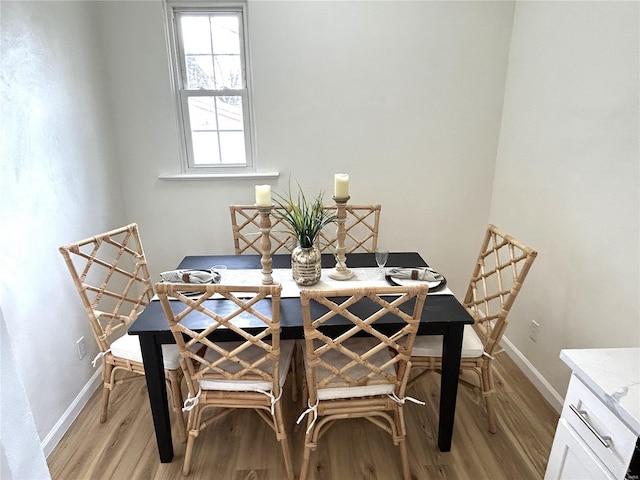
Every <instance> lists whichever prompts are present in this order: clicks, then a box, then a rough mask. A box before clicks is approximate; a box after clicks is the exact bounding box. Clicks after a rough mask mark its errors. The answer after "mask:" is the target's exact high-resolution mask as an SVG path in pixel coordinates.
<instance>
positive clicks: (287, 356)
mask: <svg viewBox="0 0 640 480" xmlns="http://www.w3.org/2000/svg"><path fill="white" fill-rule="evenodd" d="M242 343H243V342H225V343H220V345H221V346H222V347H223V348H225V349H227V350H230V351H231V350H233V349H234V348H236V347H238V346H240V345H242ZM295 344H296V342H295V341H294V340H280V365H279V370H280V372H279V373H280V379H279V381H280V386H281V387H282V385H284V381H285V380H286V378H287V373H288V372H289V365H290V364H291V357H292V355H293V349H294V347H295ZM263 355H264V349H262V348H260V347H256V346H253V345H252V346H250V347H249V348H247V349H245V350H244V351H242V352H241V353H240V354H239V355H238V356H239V357H240V358H242V359H243V360H245V361H247V362H249V363H252V362H254V361H255V360H257V359H258V358H260V357H261V356H263ZM204 358H205V360H207V361H209V362H213V361H215V360H217V359H219V358H220V354H219V353H218V352H216V351H215V350H212V349H210V348H209V349H207V351H206V352H205V354H204ZM220 367H221V368H224V369H225V370H227V371H228V372H231V373H234V372H238V371H240V370H241V368H242V367H241V366H240V365H238V364H237V363H235V362H231V361H228V360H227V361H225V362H223V363H222V364H220ZM261 370H262V371H264V372H266V373H269V374H271V373H272V372H273V366H272V363H271V362H265V363H264V364H263V365H261ZM200 388H202V389H203V390H223V391H227V392H254V391H256V390H263V391H266V392H269V391H271V390H273V384H272V383H271V382H267V381H265V380H224V379H220V380H200Z"/></svg>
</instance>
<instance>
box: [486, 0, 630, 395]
mask: <svg viewBox="0 0 640 480" xmlns="http://www.w3.org/2000/svg"><path fill="white" fill-rule="evenodd" d="M639 5H640V4H639V3H638V2H518V3H517V7H516V12H515V18H514V27H513V36H512V43H511V52H510V55H509V72H508V80H507V86H506V93H505V104H504V112H503V119H502V131H501V135H500V146H499V151H498V158H497V164H496V178H495V186H494V193H493V198H492V202H491V215H490V219H491V221H492V222H494V223H496V224H498V225H500V226H502V227H503V228H504V229H506V230H507V231H509V232H511V233H512V234H513V235H515V236H516V237H519V238H520V239H521V240H522V241H524V242H526V243H528V244H530V245H531V247H533V248H535V249H537V250H538V252H539V256H538V259H537V260H536V262H535V263H534V266H533V268H532V269H531V273H530V276H529V278H528V279H527V281H526V283H525V286H524V287H523V289H522V293H521V296H520V297H519V298H518V302H517V303H516V305H515V306H514V309H513V311H512V314H511V326H510V327H509V330H508V331H507V336H508V338H509V340H511V342H512V343H513V344H514V345H515V346H516V347H517V349H518V350H520V351H521V352H522V353H523V354H524V355H525V356H526V358H527V359H528V360H529V361H530V362H531V363H532V364H533V365H534V366H535V368H536V369H537V370H538V371H539V372H540V373H541V374H542V376H543V377H544V378H545V379H546V380H547V381H548V382H549V383H550V384H551V385H552V386H553V387H554V388H555V389H556V390H557V391H558V392H559V393H560V394H561V395H564V393H565V392H566V386H567V383H568V379H569V369H568V368H567V367H566V366H565V365H564V363H562V362H561V361H560V359H559V358H558V355H559V352H560V349H562V348H590V347H625V346H627V347H637V346H640V322H639V320H640V308H639V301H640V285H639V282H640V257H639V250H640V237H639V227H638V224H639V220H640V197H639V192H640V187H639V184H640V152H639V150H638V135H639V131H640V130H639V124H638V115H639V112H638V104H639V100H638V87H639V85H640V82H639V75H638V68H639V61H638V60H639V58H640V57H639V52H638V48H639V44H640V43H639V39H638V24H639V21H638V20H639V18H640V15H639ZM531 320H536V321H537V322H539V323H540V335H539V339H538V342H536V343H534V342H531V341H528V340H527V337H528V327H529V323H530V321H531Z"/></svg>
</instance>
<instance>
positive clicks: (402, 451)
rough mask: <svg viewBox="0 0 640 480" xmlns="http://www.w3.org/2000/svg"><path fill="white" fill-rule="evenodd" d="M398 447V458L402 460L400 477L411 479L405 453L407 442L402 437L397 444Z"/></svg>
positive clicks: (407, 457)
mask: <svg viewBox="0 0 640 480" xmlns="http://www.w3.org/2000/svg"><path fill="white" fill-rule="evenodd" d="M398 447H400V460H401V461H402V478H404V480H411V471H410V470H409V455H408V453H407V442H406V439H405V438H403V439H402V440H401V441H400V443H399V444H398Z"/></svg>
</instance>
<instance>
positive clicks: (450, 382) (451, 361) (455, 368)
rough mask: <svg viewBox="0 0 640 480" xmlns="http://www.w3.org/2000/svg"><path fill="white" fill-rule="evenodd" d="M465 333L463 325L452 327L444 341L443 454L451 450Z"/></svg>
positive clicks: (440, 435)
mask: <svg viewBox="0 0 640 480" xmlns="http://www.w3.org/2000/svg"><path fill="white" fill-rule="evenodd" d="M463 331H464V325H462V324H460V325H457V324H453V325H450V326H449V327H448V329H447V333H445V335H444V338H443V340H442V380H441V383H440V419H439V425H438V447H439V448H440V451H442V452H449V451H450V450H451V437H452V436H453V420H454V418H455V414H456V399H457V396H458V376H459V373H460V354H461V352H462V334H463Z"/></svg>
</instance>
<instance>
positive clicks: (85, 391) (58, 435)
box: [41, 367, 102, 457]
mask: <svg viewBox="0 0 640 480" xmlns="http://www.w3.org/2000/svg"><path fill="white" fill-rule="evenodd" d="M100 385H102V367H100V368H98V369H97V370H96V372H95V373H94V374H93V376H92V377H91V378H90V379H89V381H88V382H87V384H86V385H85V386H84V387H83V388H82V390H80V393H78V396H77V397H76V398H75V399H74V400H73V402H71V405H69V408H67V410H66V411H65V412H64V414H63V415H62V417H60V420H58V422H57V423H56V424H55V425H54V426H53V428H52V429H51V431H50V432H49V433H48V434H47V436H46V437H45V438H44V440H43V441H42V444H41V446H42V451H43V452H44V456H45V457H48V456H49V454H50V453H51V452H52V451H53V449H54V448H56V445H58V442H60V440H61V439H62V437H63V436H64V434H65V433H66V432H67V430H68V429H69V427H70V426H71V424H72V423H73V421H74V420H75V419H76V417H77V416H78V415H79V414H80V412H81V411H82V409H83V408H84V407H85V405H86V404H87V402H88V401H89V399H90V398H91V395H93V393H94V392H95V391H96V389H98V388H99V387H100Z"/></svg>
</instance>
